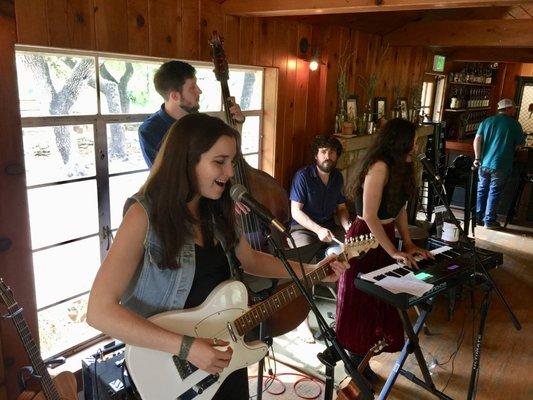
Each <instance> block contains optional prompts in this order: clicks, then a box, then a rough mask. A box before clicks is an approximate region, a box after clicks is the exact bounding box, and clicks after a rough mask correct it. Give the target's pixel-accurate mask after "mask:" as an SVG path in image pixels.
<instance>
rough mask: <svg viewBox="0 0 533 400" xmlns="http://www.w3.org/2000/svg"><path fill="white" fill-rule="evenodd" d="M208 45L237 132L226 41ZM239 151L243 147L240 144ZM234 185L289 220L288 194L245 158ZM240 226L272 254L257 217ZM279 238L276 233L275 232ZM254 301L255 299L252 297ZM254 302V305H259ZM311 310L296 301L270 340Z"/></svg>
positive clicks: (264, 283) (274, 322)
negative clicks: (240, 186) (240, 187)
mask: <svg viewBox="0 0 533 400" xmlns="http://www.w3.org/2000/svg"><path fill="white" fill-rule="evenodd" d="M209 44H210V45H211V47H212V52H211V55H212V58H213V63H214V66H215V70H214V72H215V76H216V78H217V80H218V81H219V82H220V85H221V88H222V98H223V102H224V112H225V117H226V122H227V123H228V124H229V125H230V126H232V127H233V128H236V121H235V120H234V119H233V117H232V115H231V112H230V108H231V107H232V105H233V103H232V101H231V96H230V91H229V87H228V80H229V68H228V62H227V59H226V54H225V52H224V47H223V40H222V38H221V37H220V36H219V35H218V33H217V32H216V31H215V32H213V35H212V36H211V40H210V41H209ZM239 148H240V143H239ZM233 181H234V182H235V183H239V184H241V185H243V186H244V187H246V189H247V190H248V192H249V193H251V194H252V195H253V197H254V198H255V199H256V200H257V201H258V202H259V203H261V204H262V205H264V206H265V207H266V208H267V209H268V210H269V211H270V212H271V213H272V215H273V216H274V217H275V218H276V219H277V220H278V221H282V222H287V221H288V220H289V197H288V196H287V192H286V190H285V189H284V188H283V187H282V186H281V185H280V184H279V182H278V181H276V180H275V179H274V178H273V177H272V176H270V175H269V174H267V173H266V172H264V171H260V170H258V169H255V168H253V167H252V166H250V165H249V164H248V163H247V162H246V160H245V159H244V157H242V156H241V157H238V159H237V160H236V162H235V177H234V179H233ZM238 219H239V222H240V225H241V227H242V229H243V233H244V235H245V236H246V238H247V239H248V242H249V243H250V246H251V247H252V248H253V249H254V250H258V251H263V252H269V251H268V250H269V249H268V245H267V242H266V238H265V237H264V235H263V229H262V226H261V224H262V222H261V221H260V220H259V219H258V218H257V217H256V216H255V214H254V213H252V212H250V213H248V214H242V213H241V214H240V215H238ZM272 233H273V235H276V234H277V232H272ZM284 240H285V239H284V238H281V237H279V236H278V242H279V243H283V241H284ZM244 278H245V283H246V284H247V286H248V287H249V288H250V289H251V290H252V292H255V293H257V292H261V291H263V292H264V291H265V289H268V288H270V287H271V286H272V284H271V280H270V279H266V278H256V277H253V278H250V276H245V277H244ZM285 286H286V285H280V286H279V287H278V288H277V289H276V291H279V290H281V289H282V288H283V287H285ZM251 295H252V297H255V296H254V295H253V293H251ZM263 299H264V297H263V298H262V297H261V295H259V296H257V297H256V301H261V300H263ZM256 301H254V302H256ZM308 312H309V307H308V305H307V303H306V302H305V299H304V298H303V297H300V298H299V299H297V300H295V301H294V302H292V303H291V304H290V306H288V307H286V309H285V310H284V313H283V315H281V313H276V314H274V315H273V316H272V317H270V318H269V319H268V320H267V321H266V324H267V331H268V335H269V336H279V335H282V334H284V333H286V332H289V331H291V330H292V329H294V328H296V327H297V326H298V325H299V324H300V323H301V322H302V321H303V320H304V319H305V317H306V316H307V313H308Z"/></svg>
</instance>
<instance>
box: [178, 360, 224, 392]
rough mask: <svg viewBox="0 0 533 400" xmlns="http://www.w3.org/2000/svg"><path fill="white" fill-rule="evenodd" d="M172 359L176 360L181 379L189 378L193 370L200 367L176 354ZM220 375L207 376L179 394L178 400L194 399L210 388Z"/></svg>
mask: <svg viewBox="0 0 533 400" xmlns="http://www.w3.org/2000/svg"><path fill="white" fill-rule="evenodd" d="M172 361H173V362H174V365H175V366H176V370H177V371H178V374H179V375H180V377H181V379H185V378H187V377H188V376H190V375H191V374H192V373H193V372H195V371H197V370H198V367H196V366H194V365H193V364H191V363H190V362H188V361H186V360H182V359H181V358H178V356H176V355H174V356H172ZM219 377H220V375H219V374H215V375H208V376H206V377H205V378H204V379H202V380H201V381H200V382H198V383H197V384H196V385H194V386H193V387H191V388H190V389H189V390H187V391H186V392H185V393H183V394H182V395H181V396H179V397H178V398H177V399H176V400H192V399H194V398H195V397H196V396H198V395H200V394H202V393H203V392H204V390H205V389H207V388H209V387H210V386H211V385H212V384H213V383H216V382H217V381H218V379H219Z"/></svg>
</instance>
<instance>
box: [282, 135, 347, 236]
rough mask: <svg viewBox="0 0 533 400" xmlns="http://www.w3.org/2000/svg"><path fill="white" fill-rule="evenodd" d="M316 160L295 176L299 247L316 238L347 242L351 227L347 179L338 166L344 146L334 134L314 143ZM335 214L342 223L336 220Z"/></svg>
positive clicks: (293, 208)
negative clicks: (345, 191) (346, 235)
mask: <svg viewBox="0 0 533 400" xmlns="http://www.w3.org/2000/svg"><path fill="white" fill-rule="evenodd" d="M312 151H313V156H314V158H315V162H314V163H313V164H312V165H309V166H307V167H304V168H302V169H300V170H298V172H296V175H295V176H294V179H293V181H292V186H291V193H290V200H291V215H292V221H291V234H292V237H293V238H294V241H295V243H296V246H297V247H302V246H305V245H307V244H311V243H313V242H316V241H322V242H325V243H329V242H331V241H332V240H333V237H337V238H339V239H341V240H342V241H344V240H343V239H344V234H345V232H346V230H347V229H348V228H349V226H350V222H349V213H348V209H347V208H346V199H345V198H344V195H343V186H344V181H343V178H342V175H341V173H340V171H339V170H338V169H337V168H335V167H336V165H337V159H338V157H339V156H340V155H341V152H342V145H341V144H340V142H339V141H338V140H337V139H336V138H334V137H332V136H329V137H326V136H317V138H316V139H315V141H314V142H313V144H312ZM335 214H336V215H337V219H338V221H339V223H340V224H341V226H339V225H337V224H336V222H335V219H334V216H335Z"/></svg>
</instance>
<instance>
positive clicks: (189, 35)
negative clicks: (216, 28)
mask: <svg viewBox="0 0 533 400" xmlns="http://www.w3.org/2000/svg"><path fill="white" fill-rule="evenodd" d="M181 15H182V18H181V40H182V42H181V50H182V53H181V54H183V57H184V58H188V59H191V60H198V58H199V46H198V43H199V41H200V10H199V8H198V0H183V1H182V8H181Z"/></svg>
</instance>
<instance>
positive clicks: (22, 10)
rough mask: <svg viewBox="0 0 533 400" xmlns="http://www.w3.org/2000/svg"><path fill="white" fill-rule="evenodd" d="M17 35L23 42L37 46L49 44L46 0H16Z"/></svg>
mask: <svg viewBox="0 0 533 400" xmlns="http://www.w3.org/2000/svg"><path fill="white" fill-rule="evenodd" d="M15 13H16V15H17V16H18V17H19V21H18V22H17V37H18V39H19V40H20V41H21V42H24V43H28V44H33V45H37V46H46V45H48V26H47V25H46V23H44V24H43V23H36V21H46V20H47V19H46V0H19V1H16V2H15Z"/></svg>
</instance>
